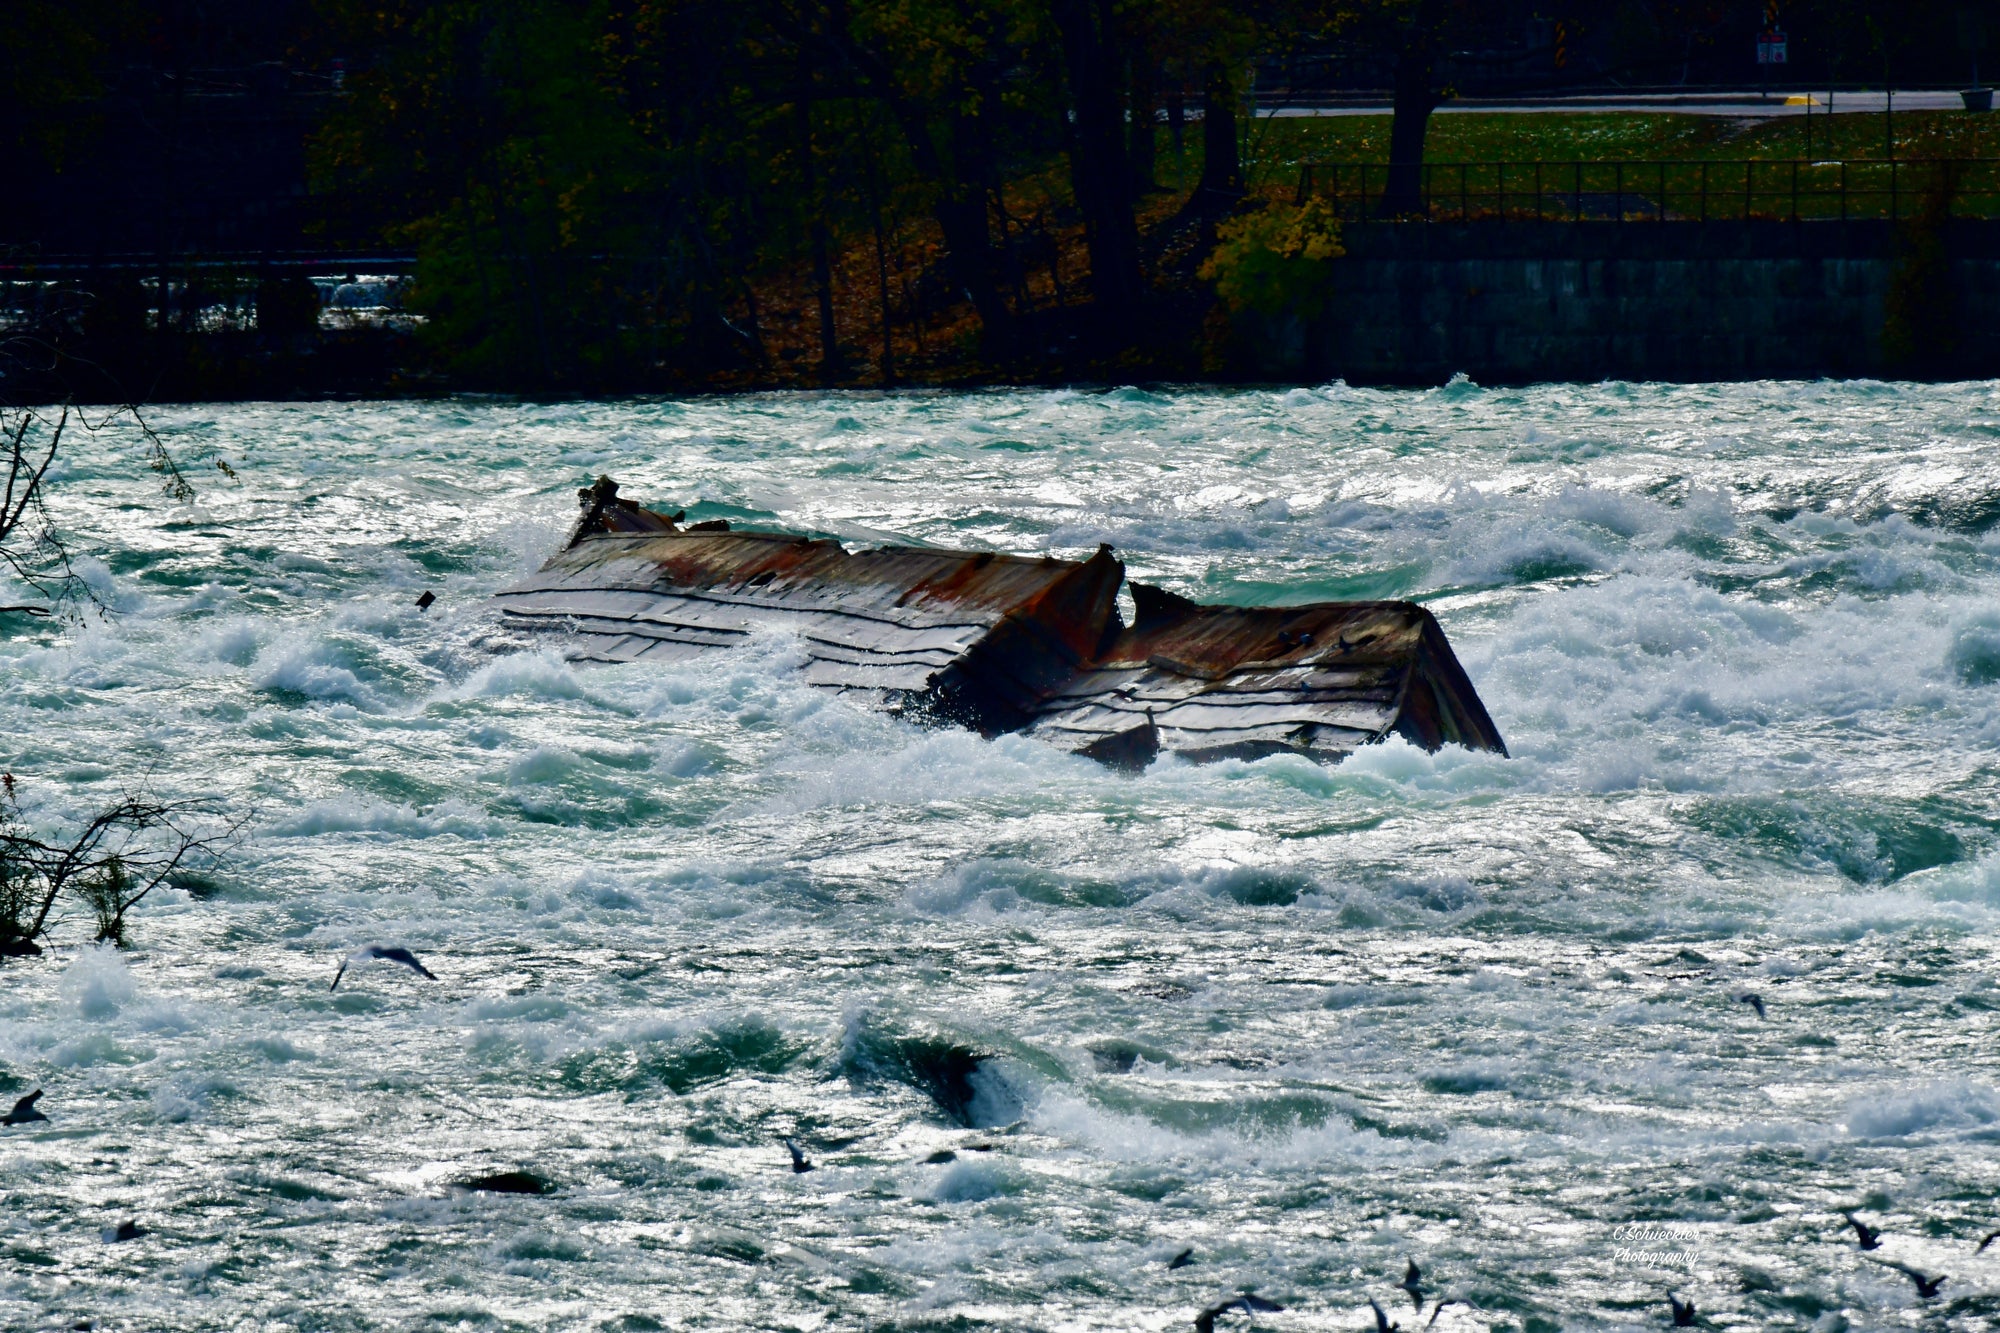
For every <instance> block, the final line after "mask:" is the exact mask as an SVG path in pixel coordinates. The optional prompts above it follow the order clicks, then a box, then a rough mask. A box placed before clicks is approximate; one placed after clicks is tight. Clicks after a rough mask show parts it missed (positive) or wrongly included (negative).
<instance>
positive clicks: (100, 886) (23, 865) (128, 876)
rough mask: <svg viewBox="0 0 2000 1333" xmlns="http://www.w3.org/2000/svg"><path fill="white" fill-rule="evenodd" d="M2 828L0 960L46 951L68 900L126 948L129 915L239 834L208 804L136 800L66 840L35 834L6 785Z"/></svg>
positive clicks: (237, 823)
mask: <svg viewBox="0 0 2000 1333" xmlns="http://www.w3.org/2000/svg"><path fill="white" fill-rule="evenodd" d="M5 790H6V796H5V801H4V807H5V812H6V822H5V823H4V824H0V957H7V956H17V957H18V956H22V955H31V954H36V953H39V952H41V947H40V945H39V944H38V943H37V942H36V941H37V940H38V939H39V938H43V937H46V936H47V934H48V932H49V926H50V919H51V917H52V915H53V914H54V913H55V910H56V907H57V904H58V903H59V902H61V901H62V900H63V898H64V897H65V896H68V897H71V898H74V899H75V900H76V901H78V902H80V903H82V904H83V905H84V906H85V907H86V908H88V909H89V911H90V913H91V916H92V918H93V920H94V924H95V927H96V936H95V938H96V939H98V940H100V941H108V942H110V943H113V944H118V945H123V944H124V943H125V942H126V941H125V929H126V915H127V914H128V913H129V912H130V911H131V910H132V908H134V907H135V906H137V905H138V904H139V903H140V902H141V901H143V900H144V899H145V897H146V896H147V895H148V894H150V893H152V892H153V890H155V889H157V888H159V887H160V885H162V884H165V883H167V882H168V881H169V880H171V879H172V878H173V877H174V876H176V875H177V874H182V873H185V872H187V871H190V870H193V869H195V868H196V867H197V866H200V865H204V864H212V863H213V862H215V861H216V860H217V859H219V857H220V856H221V854H222V853H223V852H224V851H225V850H226V848H227V847H228V846H229V845H230V844H231V843H233V842H234V841H235V838H236V836H237V835H238V834H239V833H240V832H241V831H242V828H243V825H244V822H245V820H244V817H242V816H237V817H234V818H231V817H226V816H225V815H224V814H223V813H222V811H221V810H220V808H219V807H217V806H216V805H215V803H214V802H211V801H207V800H182V801H162V800H157V799H154V798H152V797H147V796H131V797H127V798H125V799H123V800H121V801H118V802H117V803H115V804H113V805H111V806H108V807H106V808H105V809H103V810H100V811H98V812H97V814H95V815H93V816H92V817H91V818H90V819H89V821H88V822H86V823H85V824H84V825H83V827H82V829H81V830H80V831H78V832H77V833H76V834H75V835H74V836H73V837H71V838H69V839H68V840H67V841H61V840H55V841H51V840H49V839H46V838H44V837H42V836H40V835H38V834H37V833H35V832H34V831H32V830H30V829H29V828H28V826H27V825H26V823H25V822H23V820H22V819H21V816H20V808H19V806H18V805H17V804H16V803H15V800H14V794H15V791H16V784H15V782H14V780H13V777H12V775H7V776H6V779H5Z"/></svg>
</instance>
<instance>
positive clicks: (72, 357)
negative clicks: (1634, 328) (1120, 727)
mask: <svg viewBox="0 0 2000 1333" xmlns="http://www.w3.org/2000/svg"><path fill="white" fill-rule="evenodd" d="M1963 9H1966V6H1964V5H1962V4H1952V3H1949V2H1948V0H1917V2H1916V3H1913V4H1905V5H1900V6H1897V7H1896V8H1895V9H1894V10H1893V11H1891V10H1890V9H1889V8H1888V6H1887V5H1885V4H1879V3H1862V2H1861V0H1813V2H1812V3H1800V4H1796V5H1788V6H1784V7H1783V12H1782V13H1781V14H1780V15H1779V21H1780V22H1781V23H1782V26H1783V27H1784V28H1785V30H1786V31H1787V33H1788V35H1789V38H1790V41H1791V43H1792V49H1793V51H1794V52H1795V53H1796V54H1795V56H1794V58H1793V64H1792V65H1790V66H1789V67H1788V68H1787V73H1788V75H1789V76H1790V77H1793V78H1796V79H1804V78H1819V79H1825V80H1833V79H1846V80H1849V81H1851V80H1853V79H1856V78H1864V77H1866V78H1876V77H1878V76H1879V78H1880V79H1882V80H1888V79H1897V80H1902V81H1905V82H1908V81H1930V82H1944V81H1949V80H1952V79H1958V78H1963V77H1965V76H1964V75H1963V74H1962V73H1961V68H1962V67H1964V66H1966V65H1967V64H1968V62H1969V60H1970V58H1971V54H1972V48H1973V47H1975V46H1976V45H1977V44H1978V40H1977V39H1978V36H1979V33H1980V30H1981V23H1982V21H1983V15H1984V12H1985V11H1984V8H1978V9H1972V10H1967V14H1969V15H1970V19H1969V20H1967V19H1966V18H1965V16H1962V15H1961V13H1960V11H1961V10H1963ZM14 17H15V21H14V23H13V25H12V27H11V31H10V33H9V38H10V40H9V42H8V43H6V44H5V46H4V48H0V169H4V172H5V177H4V178H5V179H6V180H7V181H8V182H9V184H10V189H9V195H8V200H9V202H8V207H7V208H6V209H5V210H4V211H0V247H4V259H5V265H6V267H5V270H4V273H0V277H4V278H5V279H6V280H7V281H8V291H9V300H8V304H9V306H10V307H11V308H12V309H14V310H16V311H17V312H21V313H20V315H19V318H20V319H22V320H25V321H27V322H28V323H30V324H32V326H33V328H34V330H35V332H36V338H37V339H38V340H39V341H38V345H40V344H41V343H46V344H47V348H48V355H47V356H46V357H43V358H41V360H39V361H37V360H36V358H34V357H29V358H27V359H26V360H19V359H17V363H16V365H15V366H14V367H13V369H12V370H10V372H9V373H11V374H14V375H15V376H16V377H17V378H18V377H19V376H21V375H23V374H27V375H29V376H30V377H31V378H32V377H33V376H37V375H39V376H42V377H43V378H44V379H51V377H53V379H51V382H55V381H60V387H62V388H63V389H64V390H65V391H72V392H73V391H81V392H85V393H87V394H89V393H101V394H104V395H107V396H112V397H144V396H159V395H173V396H180V395H199V394H209V395H228V394H232V393H307V394H311V393H327V392H380V391H383V390H384V389H388V388H395V387H405V388H437V387H461V386H462V387H482V388H499V389H508V390H517V391H526V392H564V393H573V392H604V391H624V390H645V389H676V390H679V389H689V388H734V387H749V386H757V385H769V384H811V383H823V384H866V385H879V384H893V383H898V382H941V381H951V382H967V381H980V380H1007V379H1041V378H1051V377H1078V376H1104V375H1109V376H1115V377H1119V378H1134V377H1147V376H1154V377H1194V376H1201V375H1207V374H1214V373H1218V371H1219V370H1221V369H1222V368H1223V366H1224V363H1225V362H1226V360H1227V357H1226V348H1222V344H1223V343H1225V342H1226V339H1222V338H1220V337H1219V335H1218V333H1217V329H1218V325H1217V320H1218V318H1219V314H1218V307H1217V302H1216V288H1215V286H1214V285H1212V284H1213V283H1214V282H1216V281H1218V280H1219V281H1221V282H1222V284H1223V287H1224V290H1225V291H1227V290H1228V282H1227V278H1228V277H1229V274H1228V272H1227V269H1228V267H1229V265H1230V264H1232V263H1240V262H1250V263H1267V264H1268V263H1273V262H1276V263H1282V262H1284V261H1290V260H1300V261H1301V262H1306V260H1307V258H1308V250H1311V254H1310V256H1309V259H1310V262H1325V260H1326V258H1327V257H1328V256H1329V255H1330V254H1332V253H1336V252H1337V243H1335V242H1333V241H1332V240H1331V237H1332V236H1333V235H1334V234H1335V233H1334V232H1333V231H1331V230H1327V231H1326V237H1327V239H1324V240H1322V241H1317V242H1315V241H1311V240H1310V239H1301V238H1307V237H1308V234H1309V233H1313V229H1314V227H1315V226H1316V225H1318V224H1315V223H1314V222H1313V221H1312V220H1311V219H1310V218H1308V219H1305V220H1304V221H1300V220H1299V219H1295V218H1279V219H1277V220H1276V222H1275V223H1274V224H1273V225H1263V224H1259V226H1257V227H1249V228H1247V229H1246V227H1245V226H1244V225H1243V223H1242V220H1243V217H1244V215H1245V214H1247V213H1252V212H1256V211H1258V210H1266V209H1277V210H1280V211H1283V210H1285V209H1286V208H1287V207H1292V208H1293V209H1294V211H1296V206H1292V205H1288V204H1286V203H1285V202H1284V200H1285V199H1286V198H1288V197H1289V195H1290V193H1291V189H1292V185H1293V181H1294V180H1295V179H1296V176H1297V168H1296V166H1294V165H1290V164H1280V165H1281V166H1284V167H1285V168H1286V170H1287V171H1288V173H1289V174H1288V175H1287V176H1286V177H1285V178H1284V179H1278V178H1277V177H1276V175H1274V173H1273V171H1272V166H1273V164H1272V163H1271V162H1270V161H1268V160H1267V159H1266V158H1265V157H1264V156H1260V155H1259V154H1258V152H1257V151H1256V149H1257V147H1258V145H1259V144H1260V143H1261V142H1262V136H1263V135H1264V134H1265V132H1266V127H1267V126H1268V125H1270V124H1271V122H1270V121H1268V120H1264V119H1260V118H1258V116H1256V115H1255V114H1253V113H1254V111H1255V110H1256V108H1258V107H1259V106H1262V107H1264V108H1267V109H1268V108H1270V107H1271V106H1274V105H1280V104H1283V103H1285V102H1287V101H1296V100H1305V99H1311V98H1314V97H1323V96H1328V95H1334V94H1337V93H1339V92H1341V91H1342V90H1354V89H1374V90H1378V91H1386V92H1389V93H1391V94H1392V95H1393V100H1394V107H1395V124H1394V130H1393V133H1392V135H1391V142H1390V145H1389V149H1388V162H1387V164H1386V165H1387V176H1386V178H1385V180H1384V185H1383V188H1382V189H1381V190H1380V191H1379V194H1378V196H1377V201H1376V208H1377V210H1378V212H1379V214H1380V215H1383V216H1391V217H1396V216H1421V215H1422V214H1423V213H1424V211H1425V209H1426V208H1427V206H1428V201H1429V199H1430V196H1431V189H1430V185H1429V177H1427V176H1426V175H1425V174H1424V173H1423V171H1422V169H1421V164H1422V163H1423V162H1424V157H1425V153H1424V148H1425V143H1426V138H1427V132H1428V128H1429V123H1430V117H1431V112H1432V111H1433V109H1434V108H1435V107H1436V106H1437V105H1438V104H1439V103H1440V102H1441V101H1442V100H1444V99H1446V98H1448V97H1450V96H1452V95H1454V94H1467V93H1474V92H1522V91H1529V92H1546V91H1552V90H1562V89H1566V88H1567V89H1573V88H1578V87H1591V86H1596V87H1609V86H1628V85H1631V84H1635V83H1638V84H1651V85H1686V84H1693V83H1700V82H1703V81H1718V80H1728V81H1734V82H1737V83H1739V84H1742V83H1754V82H1755V79H1756V77H1757V67H1756V65H1755V63H1754V51H1755V38H1756V35H1757V33H1758V31H1759V30H1760V29H1762V28H1763V27H1764V26H1765V25H1766V23H1767V22H1768V21H1769V15H1768V14H1767V13H1766V7H1765V6H1764V5H1761V4H1745V3H1737V2H1734V0H1732V3H1720V2H1710V0H1618V2H1617V3H1611V4H1608V5H1607V4H1596V5H1588V6H1586V5H1583V4H1581V3H1575V2H1574V0H1550V2H1549V3H1544V4H1534V3H1529V2H1528V0H740V2H735V0H732V2H731V3H721V2H720V0H497V2H488V0H479V2H475V0H436V2H427V0H387V3H361V2H360V0H318V2H317V3H308V2H307V0H289V2H280V3H271V4H251V3H247V2H245V0H215V2H213V3H197V2H196V0H173V2H170V3H163V4H150V5H149V4H137V3H131V2H130V0H81V3H77V4H57V3H54V0H24V3H23V4H22V5H19V6H16V7H15V10H14ZM1996 26H2000V25H1996ZM1218 228H1221V232H1220V235H1222V237H1223V239H1224V240H1225V242H1227V241H1228V240H1229V238H1230V237H1232V236H1234V237H1235V238H1236V241H1237V243H1236V244H1235V246H1234V248H1231V246H1230V245H1228V244H1225V245H1224V247H1223V248H1222V249H1221V250H1219V251H1218V250H1217V249H1216V243H1217V239H1218V235H1219V233H1218ZM1232 228H1234V229H1235V230H1234V231H1232V230H1231V229H1232ZM1322 230H1326V229H1324V228H1322ZM1315 245H1316V246H1317V247H1318V248H1317V249H1312V247H1313V246H1315ZM1330 245H1331V246H1333V248H1332V249H1329V248H1328V247H1329V246H1330ZM1288 246H1289V247H1291V248H1289V249H1288V248H1287V247H1288ZM58 261H60V262H58ZM412 274H413V277H412V276H410V275H412ZM313 278H316V279H318V280H319V282H318V284H317V286H315V285H313V284H312V283H310V282H309V281H308V279H313ZM329 311H331V314H329ZM343 312H345V313H343ZM1219 348H1222V350H1218V349H1219ZM24 367H25V369H23V368H24ZM59 368H61V369H60V373H58V369H59ZM79 383H82V385H83V387H82V388H81V389H79ZM114 386H116V388H115V390H114Z"/></svg>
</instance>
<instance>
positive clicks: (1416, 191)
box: [1382, 0, 1444, 217]
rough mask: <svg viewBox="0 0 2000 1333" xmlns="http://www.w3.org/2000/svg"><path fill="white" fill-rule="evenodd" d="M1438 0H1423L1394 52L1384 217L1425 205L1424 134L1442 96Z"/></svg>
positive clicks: (1442, 16)
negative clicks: (1437, 81)
mask: <svg viewBox="0 0 2000 1333" xmlns="http://www.w3.org/2000/svg"><path fill="white" fill-rule="evenodd" d="M1443 19H1444V14H1443V5H1442V3H1441V2H1440V0H1423V3H1422V4H1421V5H1420V6H1419V7H1418V9H1417V14H1416V18H1415V19H1414V20H1413V21H1412V22H1411V24H1410V27H1409V30H1408V36H1407V39H1406V40H1405V42H1404V44H1403V49H1402V51H1401V52H1400V53H1399V54H1398V55H1397V57H1396V101H1395V117H1394V119H1393V120H1392V121H1391V122H1390V125H1389V183H1388V187H1387V188H1386V189H1384V190H1383V191H1382V216H1384V217H1406V216H1408V215H1410V214H1412V213H1421V212H1422V211H1423V207H1424V191H1423V168H1424V136H1425V135H1426V134H1427V133H1428V132H1429V130H1430V123H1431V112H1432V111H1434V110H1436V109H1437V104H1438V96H1437V93H1436V92H1434V91H1433V90H1432V88H1431V82H1432V75H1433V74H1434V73H1435V72H1436V69H1437V53H1438V35H1439V28H1440V27H1441V26H1442V24H1443Z"/></svg>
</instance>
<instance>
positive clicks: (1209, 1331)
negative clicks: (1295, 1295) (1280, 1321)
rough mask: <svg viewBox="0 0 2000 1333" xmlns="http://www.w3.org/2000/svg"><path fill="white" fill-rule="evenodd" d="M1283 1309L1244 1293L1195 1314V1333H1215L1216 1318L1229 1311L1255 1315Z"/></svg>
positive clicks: (1280, 1306) (1260, 1297) (1259, 1297)
mask: <svg viewBox="0 0 2000 1333" xmlns="http://www.w3.org/2000/svg"><path fill="white" fill-rule="evenodd" d="M1284 1308H1285V1307H1284V1306H1282V1305H1279V1304H1278V1303H1277V1302H1276V1301H1267V1300H1265V1299H1264V1298H1263V1297H1262V1296H1252V1295H1251V1294H1250V1293H1249V1292H1247V1291H1246V1292H1244V1293H1243V1294H1242V1295H1241V1296H1231V1297H1230V1298H1229V1299H1228V1300H1226V1301H1224V1302H1222V1304H1220V1305H1211V1306H1209V1307H1208V1308H1207V1309H1206V1310H1203V1311H1202V1312H1201V1313H1199V1314H1197V1315H1196V1316H1195V1317H1194V1329H1195V1333H1215V1320H1216V1316H1218V1315H1224V1314H1227V1313H1229V1312H1230V1311H1231V1310H1241V1311H1242V1312H1243V1313H1244V1314H1256V1313H1257V1312H1258V1311H1260V1310H1263V1311H1269V1312H1271V1313H1274V1314H1275V1313H1276V1312H1278V1311H1280V1310H1282V1309H1284Z"/></svg>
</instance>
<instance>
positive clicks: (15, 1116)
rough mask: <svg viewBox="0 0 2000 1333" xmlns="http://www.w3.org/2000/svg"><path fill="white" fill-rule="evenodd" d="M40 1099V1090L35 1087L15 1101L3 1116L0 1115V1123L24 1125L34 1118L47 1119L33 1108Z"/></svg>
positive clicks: (34, 1119)
mask: <svg viewBox="0 0 2000 1333" xmlns="http://www.w3.org/2000/svg"><path fill="white" fill-rule="evenodd" d="M41 1099H42V1090H41V1089H40V1088H36V1089H35V1090H34V1091H33V1092H31V1093H29V1094H28V1095H27V1096H25V1097H23V1098H22V1099H21V1100H20V1101H18V1102H15V1103H14V1109H13V1110H11V1111H9V1112H8V1113H7V1114H6V1115H4V1116H0V1125H25V1124H29V1123H31V1122H32V1121H36V1120H47V1119H48V1117H47V1116H45V1115H43V1114H42V1113H41V1112H40V1111H37V1110H36V1109H35V1103H36V1102H38V1101H40V1100H41Z"/></svg>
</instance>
